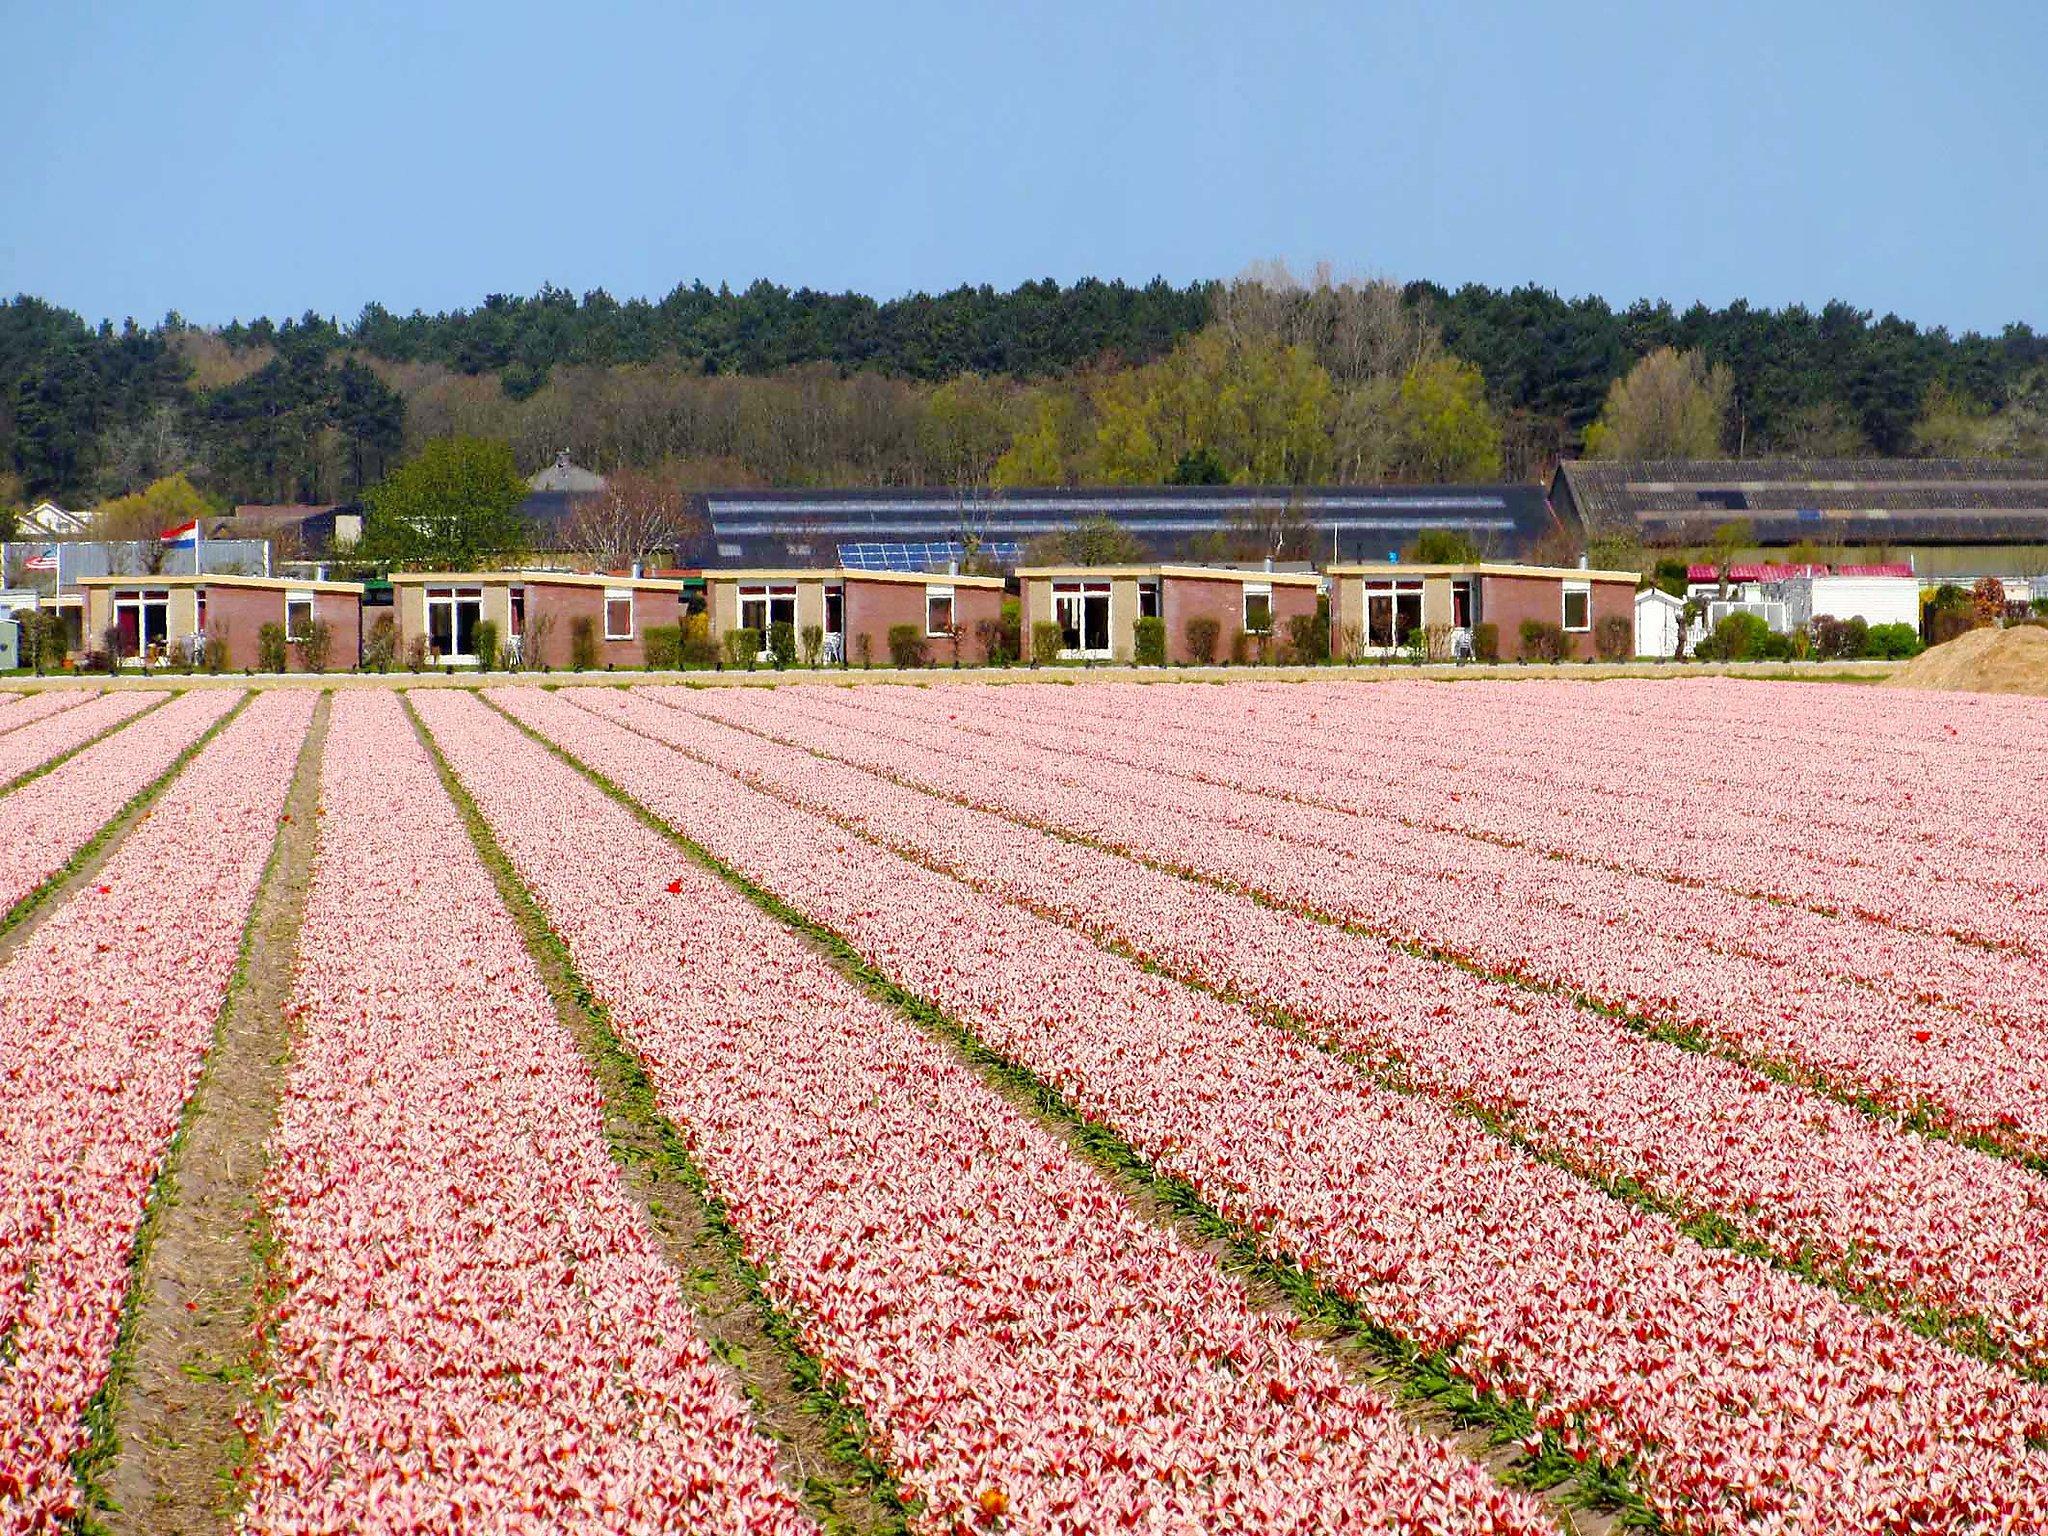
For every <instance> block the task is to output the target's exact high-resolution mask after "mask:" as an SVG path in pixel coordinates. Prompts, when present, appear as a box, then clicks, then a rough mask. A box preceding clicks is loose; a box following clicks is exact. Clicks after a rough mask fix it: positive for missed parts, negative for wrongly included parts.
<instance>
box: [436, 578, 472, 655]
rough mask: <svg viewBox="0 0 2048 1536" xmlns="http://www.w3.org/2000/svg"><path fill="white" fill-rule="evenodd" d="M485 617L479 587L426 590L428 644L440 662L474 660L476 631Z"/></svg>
mask: <svg viewBox="0 0 2048 1536" xmlns="http://www.w3.org/2000/svg"><path fill="white" fill-rule="evenodd" d="M483 616H484V589H483V588H482V587H429V588H427V644H428V645H429V646H431V647H432V648H433V651H434V656H435V658H436V659H437V660H440V661H473V660H475V659H476V627H477V625H478V624H479V623H480V622H481V621H482V619H483Z"/></svg>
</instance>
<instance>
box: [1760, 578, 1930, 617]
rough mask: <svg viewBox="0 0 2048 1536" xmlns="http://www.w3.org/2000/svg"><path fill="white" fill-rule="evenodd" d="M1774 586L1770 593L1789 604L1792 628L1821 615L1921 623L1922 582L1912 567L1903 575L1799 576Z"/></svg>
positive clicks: (1786, 605) (1788, 615) (1788, 611)
mask: <svg viewBox="0 0 2048 1536" xmlns="http://www.w3.org/2000/svg"><path fill="white" fill-rule="evenodd" d="M1773 586H1774V590H1773V591H1772V592H1771V594H1770V595H1771V596H1772V597H1773V598H1775V599H1776V600H1777V601H1779V602H1782V603H1783V604H1784V605H1785V620H1786V627H1787V628H1788V629H1804V628H1806V627H1807V626H1808V625H1810V624H1812V622H1813V621H1814V620H1815V619H1820V618H1829V619H1841V620H1845V621H1846V620H1849V619H1861V620H1863V622H1864V623H1866V624H1869V625H1871V626H1873V627H1875V626H1877V625H1879V624H1906V625H1910V626H1911V627H1912V628H1914V629H1915V630H1917V629H1919V627H1920V582H1919V579H1918V578H1917V577H1915V576H1914V575H1913V574H1912V572H1911V569H1910V568H1905V574H1903V575H1901V574H1897V573H1885V574H1874V575H1864V574H1853V575H1852V574H1836V575H1829V576H1795V577H1793V578H1792V579H1791V580H1789V581H1783V582H1777V583H1774V584H1773Z"/></svg>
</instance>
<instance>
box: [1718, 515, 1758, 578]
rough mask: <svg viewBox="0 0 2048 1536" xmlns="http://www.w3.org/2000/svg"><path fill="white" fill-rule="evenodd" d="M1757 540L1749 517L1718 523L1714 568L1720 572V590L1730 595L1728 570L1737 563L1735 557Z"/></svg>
mask: <svg viewBox="0 0 2048 1536" xmlns="http://www.w3.org/2000/svg"><path fill="white" fill-rule="evenodd" d="M1755 542H1756V529H1755V528H1753V527H1751V526H1750V522H1749V519H1747V518H1743V517H1738V518H1734V519H1732V520H1730V521H1728V522H1725V523H1722V524H1720V525H1718V526H1717V527H1716V528H1715V529H1714V542H1713V551H1714V569H1715V570H1717V571H1718V572H1720V578H1721V579H1720V592H1721V596H1722V597H1723V598H1726V597H1727V596H1728V571H1729V568H1730V567H1731V566H1733V565H1734V564H1735V557H1736V556H1737V555H1738V554H1740V553H1742V551H1743V550H1745V549H1747V548H1749V547H1750V546H1751V545H1752V544H1754V543H1755Z"/></svg>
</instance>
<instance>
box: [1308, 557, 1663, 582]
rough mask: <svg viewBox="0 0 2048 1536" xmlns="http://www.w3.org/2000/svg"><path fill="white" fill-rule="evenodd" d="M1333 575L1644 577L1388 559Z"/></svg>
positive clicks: (1338, 568)
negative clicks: (1397, 561)
mask: <svg viewBox="0 0 2048 1536" xmlns="http://www.w3.org/2000/svg"><path fill="white" fill-rule="evenodd" d="M1324 574H1326V575H1330V576H1542V577H1556V578H1557V579H1558V580H1560V581H1625V582H1627V583H1628V584H1629V585H1630V586H1632V587H1633V586H1636V585H1638V584H1639V583H1640V582H1641V581H1642V579H1643V578H1642V575H1641V573H1640V572H1637V571H1589V570H1582V569H1581V568H1580V567H1578V566H1575V565H1512V564H1506V563H1503V562H1498V561H1491V560H1475V561H1471V562H1467V563H1461V564H1458V565H1400V564H1396V563H1395V562H1394V561H1392V560H1389V561H1387V562H1385V563H1384V564H1381V565H1333V566H1329V567H1327V568H1326V570H1325V572H1324Z"/></svg>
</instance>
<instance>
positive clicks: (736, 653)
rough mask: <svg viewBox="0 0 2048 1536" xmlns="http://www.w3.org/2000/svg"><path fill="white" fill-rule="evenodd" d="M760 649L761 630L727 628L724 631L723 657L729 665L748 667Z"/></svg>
mask: <svg viewBox="0 0 2048 1536" xmlns="http://www.w3.org/2000/svg"><path fill="white" fill-rule="evenodd" d="M761 651H762V645H761V631H759V630H758V629H728V630H727V631H726V632H725V659H726V662H727V663H728V664H729V665H731V666H735V667H750V666H752V665H753V664H754V658H756V657H757V656H759V655H760V654H761Z"/></svg>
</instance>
